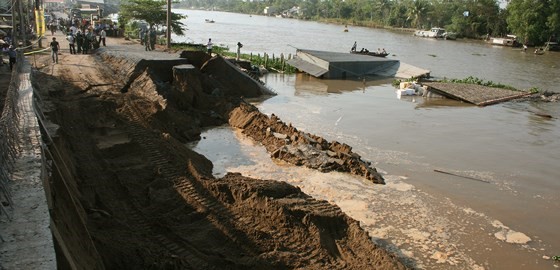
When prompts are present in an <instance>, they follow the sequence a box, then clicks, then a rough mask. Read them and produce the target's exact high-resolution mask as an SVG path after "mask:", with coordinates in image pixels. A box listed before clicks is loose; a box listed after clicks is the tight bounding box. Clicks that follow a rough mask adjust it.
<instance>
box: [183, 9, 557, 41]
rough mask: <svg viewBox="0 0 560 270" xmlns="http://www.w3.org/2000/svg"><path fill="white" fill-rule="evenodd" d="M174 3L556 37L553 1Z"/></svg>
mask: <svg viewBox="0 0 560 270" xmlns="http://www.w3.org/2000/svg"><path fill="white" fill-rule="evenodd" d="M180 6H182V7H185V8H214V9H221V10H225V11H231V12H240V13H250V14H263V11H264V9H265V8H266V7H271V8H273V9H275V10H276V11H277V12H276V14H280V13H281V14H283V15H285V16H289V17H294V18H298V19H303V20H314V21H323V22H331V23H340V24H348V25H358V26H368V27H393V28H413V29H429V28H431V27H444V28H445V29H446V30H447V31H450V32H455V33H457V35H458V37H468V38H483V37H485V36H486V35H490V36H505V35H506V34H515V35H517V36H518V37H520V41H521V42H528V43H532V44H543V43H544V42H546V41H549V39H551V37H553V36H556V37H560V1H558V0H510V3H509V5H508V6H507V7H506V9H501V8H500V6H499V3H498V1H497V0H461V1H453V0H324V1H319V0H268V1H242V0H233V1H232V0H208V1H201V0H183V1H182V2H181V4H180ZM294 7H296V8H294Z"/></svg>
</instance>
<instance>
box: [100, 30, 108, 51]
mask: <svg viewBox="0 0 560 270" xmlns="http://www.w3.org/2000/svg"><path fill="white" fill-rule="evenodd" d="M99 37H100V40H99V41H100V42H101V43H103V47H105V38H106V37H107V32H105V27H104V28H103V29H101V33H99Z"/></svg>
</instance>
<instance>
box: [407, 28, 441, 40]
mask: <svg viewBox="0 0 560 270" xmlns="http://www.w3.org/2000/svg"><path fill="white" fill-rule="evenodd" d="M444 34H445V29H443V28H440V27H432V29H430V30H429V31H428V30H417V31H416V32H414V35H415V36H417V37H427V38H443V37H444Z"/></svg>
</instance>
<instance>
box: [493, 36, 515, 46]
mask: <svg viewBox="0 0 560 270" xmlns="http://www.w3.org/2000/svg"><path fill="white" fill-rule="evenodd" d="M490 43H491V44H492V45H499V46H509V47H516V46H519V42H517V36H515V35H507V36H506V37H503V38H492V39H491V41H490Z"/></svg>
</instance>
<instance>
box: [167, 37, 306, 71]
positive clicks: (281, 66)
mask: <svg viewBox="0 0 560 270" xmlns="http://www.w3.org/2000/svg"><path fill="white" fill-rule="evenodd" d="M171 48H172V49H177V50H190V51H206V46H205V45H204V44H191V43H173V44H171ZM212 52H213V53H216V54H219V55H221V56H223V57H228V58H236V57H237V53H235V52H231V51H230V50H229V48H228V47H222V46H213V47H212ZM291 57H292V56H291V55H289V56H288V57H285V56H284V55H280V56H275V55H269V54H263V55H260V54H257V55H254V54H252V53H251V54H245V53H242V54H241V55H240V56H239V58H240V59H241V60H246V61H249V62H251V65H252V66H257V67H258V66H262V67H264V68H266V69H267V70H269V71H273V72H281V73H289V74H291V73H295V72H296V69H295V68H294V67H292V66H290V65H288V64H286V60H288V59H290V58H291Z"/></svg>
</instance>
